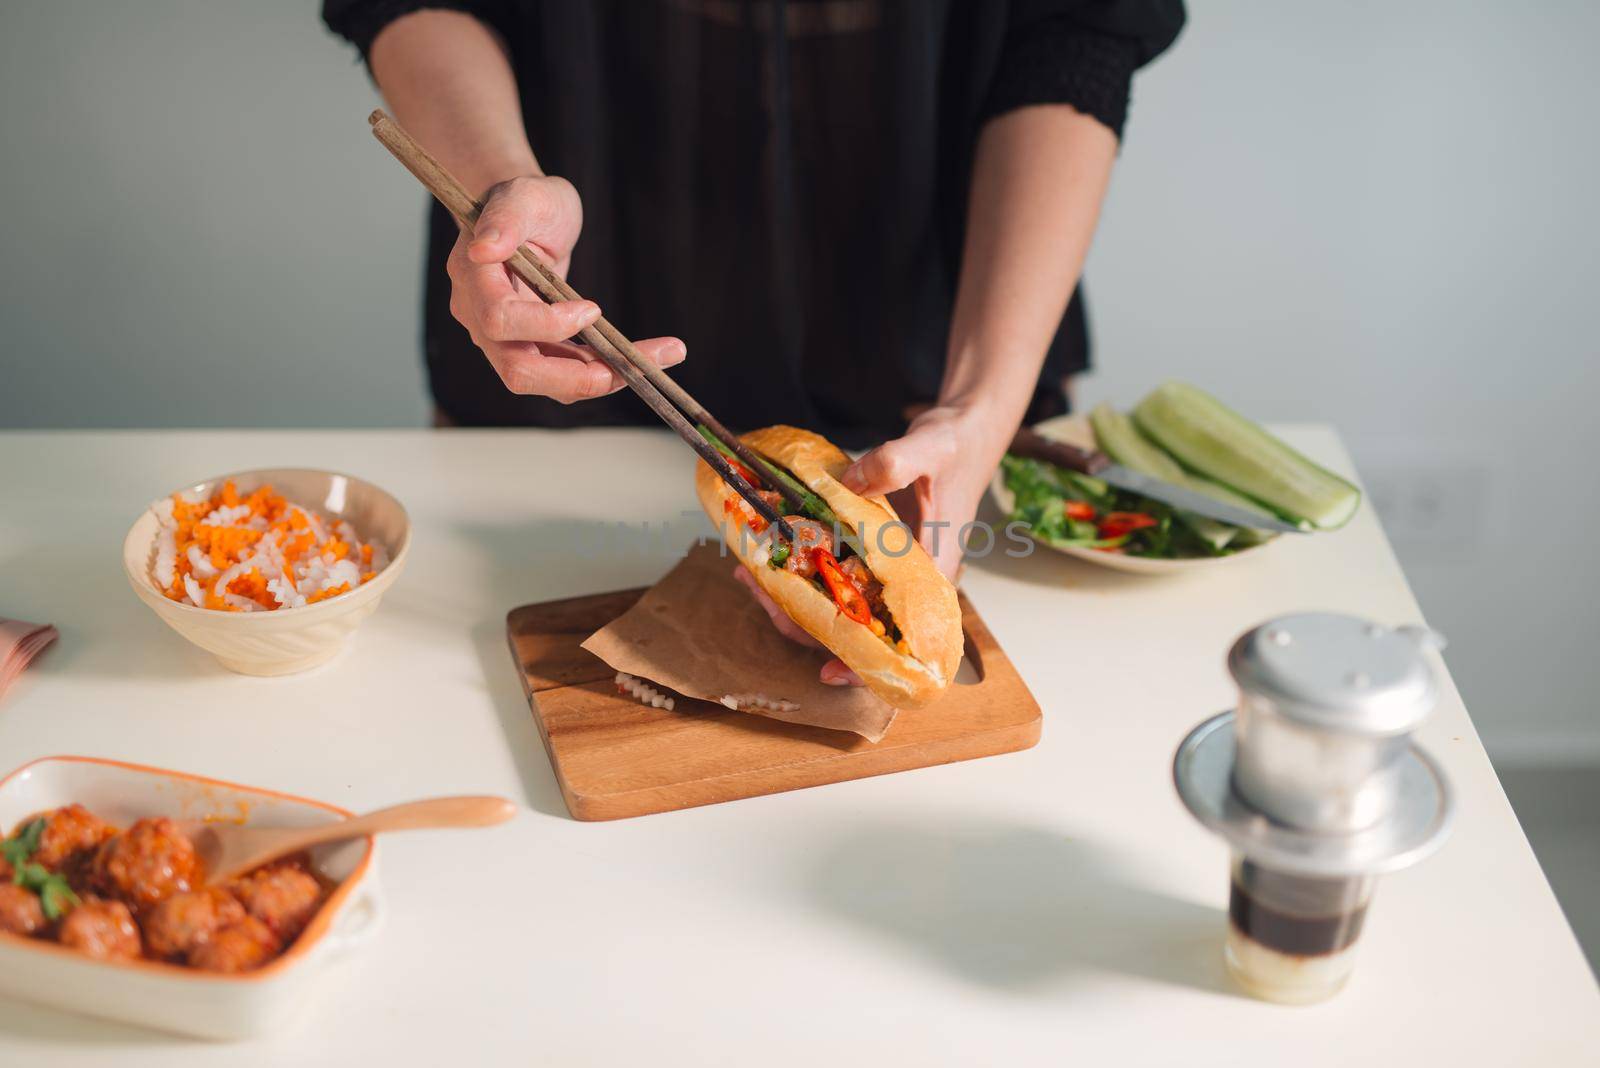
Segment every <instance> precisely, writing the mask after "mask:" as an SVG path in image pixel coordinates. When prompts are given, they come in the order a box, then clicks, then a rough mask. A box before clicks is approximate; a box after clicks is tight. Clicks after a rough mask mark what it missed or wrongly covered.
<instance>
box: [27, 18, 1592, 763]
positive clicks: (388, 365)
mask: <svg viewBox="0 0 1600 1068" xmlns="http://www.w3.org/2000/svg"><path fill="white" fill-rule="evenodd" d="M1192 6H1193V7H1194V8H1195V9H1196V10H1195V11H1194V12H1193V15H1192V24H1191V26H1190V29H1189V30H1188V32H1187V33H1186V34H1185V37H1184V38H1183V40H1182V41H1181V42H1180V44H1179V46H1178V48H1177V49H1176V50H1175V51H1174V52H1173V53H1171V54H1170V55H1169V56H1168V57H1167V58H1165V59H1163V60H1162V61H1161V62H1160V63H1158V64H1157V65H1156V66H1155V67H1154V68H1152V69H1151V70H1150V71H1149V72H1147V73H1146V74H1145V75H1144V76H1143V77H1142V78H1141V79H1140V81H1139V83H1138V86H1137V92H1136V99H1135V103H1134V108H1133V118H1132V122H1131V125H1130V128H1129V138H1128V142H1127V145H1126V148H1125V151H1124V153H1123V158H1122V161H1121V163H1120V165H1119V168H1118V176H1117V180H1116V182H1115V186H1114V191H1113V194H1112V199H1111V202H1110V204H1109V207H1108V210H1107V214H1106V219H1105V223H1104V226H1103V228H1102V231H1101V234H1100V238H1099V243H1098V246H1097V249H1096V251H1095V253H1094V256H1093V259H1092V263H1091V270H1090V279H1091V313H1092V316H1093V321H1094V325H1095V328H1096V333H1097V337H1098V341H1099V362H1100V371H1099V373H1098V374H1097V375H1096V376H1095V377H1094V378H1093V379H1092V380H1090V381H1089V382H1087V383H1086V384H1085V389H1084V393H1085V396H1086V398H1087V399H1090V400H1094V399H1099V398H1101V397H1109V398H1112V399H1114V400H1117V401H1120V402H1124V403H1126V402H1131V401H1132V400H1134V399H1136V398H1137V397H1138V395H1139V394H1140V393H1141V392H1142V391H1143V390H1144V389H1145V388H1147V387H1148V386H1150V385H1151V384H1153V383H1154V382H1155V381H1157V380H1158V379H1159V378H1161V377H1163V376H1167V375H1181V376H1184V377H1187V378H1191V379H1193V380H1195V381H1197V382H1200V383H1203V384H1206V385H1208V386H1210V387H1211V388H1213V389H1214V390H1215V391H1217V392H1218V393H1220V394H1222V395H1223V396H1224V397H1226V398H1228V399H1229V400H1231V401H1232V402H1234V403H1235V404H1236V405H1237V406H1238V407H1240V408H1242V409H1244V410H1245V411H1246V412H1248V413H1250V414H1252V415H1255V416H1257V417H1260V418H1263V419H1276V420H1329V421H1332V422H1335V423H1337V424H1338V425H1339V427H1340V428H1341V430H1343V432H1344V433H1345V435H1346V439H1347V440H1348V441H1349V443H1350V446H1351V449H1352V452H1353V453H1354V455H1355V457H1356V460H1357V462H1358V464H1359V466H1360V468H1361V470H1362V473H1363V475H1364V477H1366V478H1367V479H1368V480H1369V481H1370V482H1371V483H1372V484H1373V486H1374V489H1375V491H1376V494H1375V495H1376V497H1377V500H1378V502H1379V505H1380V508H1381V509H1382V510H1383V512H1384V513H1385V516H1386V518H1387V520H1388V521H1389V523H1390V526H1391V530H1392V533H1393V534H1394V535H1395V540H1396V544H1397V548H1398V550H1399V551H1400V554H1401V557H1402V560H1403V562H1404V564H1405V567H1406V570H1407V572H1408V574H1409V575H1410V576H1411V578H1412V581H1413V583H1414V584H1415V587H1416V590H1417V593H1418V596H1419V597H1420V599H1421V601H1422V603H1423V606H1424V608H1425V609H1426V610H1427V612H1428V614H1429V617H1430V618H1431V620H1432V621H1433V622H1434V623H1435V625H1437V626H1439V627H1440V628H1442V629H1444V630H1445V631H1447V632H1448V633H1449V634H1450V636H1451V637H1452V638H1453V639H1454V645H1453V646H1452V650H1451V652H1450V654H1449V660H1450V663H1451V666H1452V668H1453V670H1454V671H1455V673H1456V676H1457V678H1458V680H1459V682H1460V684H1461V686H1462V688H1463V690H1464V691H1465V693H1466V697H1467V700H1468V703H1469V705H1470V707H1471V708H1472V710H1473V713H1474V716H1475V718H1476V719H1477V722H1478V723H1479V725H1480V727H1481V729H1482V730H1483V732H1484V734H1485V736H1486V739H1487V740H1488V742H1489V744H1490V746H1491V748H1492V749H1493V750H1494V751H1495V752H1496V753H1497V755H1500V756H1502V757H1508V758H1514V759H1524V760H1527V759H1533V760H1538V759H1569V760H1570V759H1595V760H1600V721H1597V720H1596V718H1595V716H1594V715H1593V712H1592V709H1593V707H1594V698H1593V694H1594V693H1595V691H1596V689H1597V688H1600V667H1597V662H1600V658H1597V657H1595V656H1594V655H1592V654H1591V653H1590V652H1589V648H1588V646H1589V644H1590V642H1591V641H1592V639H1593V638H1594V637H1595V632H1596V627H1595V625H1594V618H1595V615H1596V611H1595V608H1594V604H1595V601H1596V594H1597V593H1600V589H1597V587H1600V576H1597V565H1596V563H1595V559H1596V557H1595V552H1594V550H1593V548H1592V545H1591V544H1590V543H1591V541H1592V532H1593V531H1595V530H1597V529H1600V502H1597V501H1596V499H1595V496H1594V494H1593V492H1592V490H1593V489H1594V487H1595V484H1596V482H1597V480H1596V479H1595V477H1594V476H1593V473H1592V472H1593V468H1592V466H1590V464H1592V462H1593V461H1592V460H1590V459H1589V458H1591V457H1594V456H1596V455H1600V430H1597V425H1600V420H1596V419H1594V418H1593V417H1592V415H1591V411H1592V404H1593V399H1592V395H1591V392H1590V391H1587V390H1585V389H1583V388H1582V384H1583V383H1584V381H1585V380H1592V379H1593V377H1594V375H1593V372H1592V370H1591V365H1592V364H1593V362H1594V360H1593V357H1594V356H1595V351H1596V347H1597V343H1596V341H1595V340H1594V332H1593V331H1592V330H1591V329H1590V328H1589V326H1590V318H1591V316H1590V311H1589V305H1590V304H1591V303H1592V302H1593V296H1592V290H1593V287H1594V284H1595V282H1596V276H1597V272H1596V270H1595V267H1596V248H1597V247H1600V228H1597V225H1596V221H1595V218H1596V216H1595V212H1594V211H1593V209H1592V207H1591V205H1590V203H1588V198H1587V197H1586V194H1587V193H1588V192H1589V190H1590V189H1591V188H1592V187H1593V184H1594V171H1595V167H1596V164H1597V163H1600V152H1597V149H1596V145H1595V137H1594V133H1593V131H1594V129H1595V126H1594V116H1595V115H1596V114H1600V107H1597V105H1600V98H1597V97H1600V94H1597V92H1596V80H1595V77H1594V75H1593V74H1592V62H1591V58H1590V53H1591V52H1592V48H1593V42H1594V41H1595V40H1597V39H1600V7H1597V6H1596V5H1592V4H1587V3H1583V2H1579V0H1573V2H1567V3H1559V2H1543V3H1539V4H1511V3H1503V2H1502V3H1465V2H1446V0H1433V2H1424V0H1404V2H1401V0H1395V2H1389V3H1347V4H1285V3H1273V2H1270V0H1234V2H1221V0H1211V2H1206V0H1195V2H1193V3H1192ZM374 101H375V96H374V94H373V92H372V89H371V87H370V86H369V84H368V83H367V80H366V78H365V76H364V74H363V72H362V71H361V69H360V68H359V67H357V66H356V65H355V63H354V61H353V58H352V56H351V53H350V52H349V51H348V50H347V49H345V48H344V47H342V46H341V45H340V44H339V43H337V42H335V41H333V40H332V39H330V38H328V37H327V36H326V35H325V34H324V33H323V31H322V28H321V26H320V24H319V22H318V21H317V18H316V12H315V5H314V4H312V3H310V2H302V3H283V2H271V3H262V2H260V0H256V2H246V0H211V2H206V3H201V2H198V0H195V2H182V0H143V2H141V3H138V4H111V3H93V4H91V3H85V2H68V0H54V2H51V0H20V2H19V0H8V2H7V3H6V5H5V8H4V12H3V13H0V144H3V145H4V149H3V151H4V160H5V162H4V166H3V167H0V205H3V208H0V249H3V251H0V317H3V318H0V321H3V322H4V324H5V330H4V333H3V337H0V353H3V356H0V362H3V371H4V376H3V378H0V426H7V427H19V426H279V425H294V426H351V425H354V426H378V425H415V424H418V423H420V422H421V421H422V420H423V418H424V416H425V412H426V404H425V401H424V398H423V393H422V381H421V375H420V372H419V369H418V358H417V348H416V334H417V329H416V296H417V287H418V279H419V277H420V267H419V256H420V250H421V220H422V211H423V202H422V199H421V197H420V196H419V194H418V192H417V191H416V189H415V187H414V185H413V184H412V182H411V180H410V179H409V178H407V177H406V176H405V175H403V174H402V173H401V172H400V171H399V170H398V169H397V167H396V166H395V164H394V163H393V162H392V161H391V160H390V159H389V158H388V157H387V156H386V155H385V154H384V153H383V152H382V151H381V150H380V149H378V148H377V146H376V145H375V144H374V143H373V142H372V141H371V139H370V137H369V136H368V135H367V132H366V124H365V116H366V112H367V110H368V109H369V108H370V107H371V106H372V104H373V103H374ZM691 341H692V339H691ZM1513 450H1515V451H1513ZM1568 458H1581V459H1580V461H1579V462H1576V463H1575V462H1572V461H1570V460H1569V459H1568Z"/></svg>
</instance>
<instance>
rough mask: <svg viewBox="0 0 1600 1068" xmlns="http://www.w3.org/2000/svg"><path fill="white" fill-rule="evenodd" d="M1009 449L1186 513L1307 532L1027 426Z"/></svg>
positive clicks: (1253, 526)
mask: <svg viewBox="0 0 1600 1068" xmlns="http://www.w3.org/2000/svg"><path fill="white" fill-rule="evenodd" d="M1010 451H1011V452H1013V453H1015V454H1016V455H1018V456H1026V457H1028V458H1029V459H1032V460H1043V461H1045V462H1046V463H1052V464H1055V465H1056V466H1057V467H1065V468H1067V469H1068V470H1070V471H1077V472H1080V473H1081V474H1085V475H1089V476H1090V477H1092V478H1098V479H1100V480H1101V481H1102V482H1107V483H1110V484H1111V485H1113V486H1115V487H1117V488H1118V489H1121V490H1127V491H1128V492H1129V493H1137V494H1140V495H1142V496H1145V497H1149V498H1151V499H1153V500H1157V501H1160V502H1161V503H1162V504H1167V505H1171V506H1172V507H1174V508H1179V509H1182V510H1183V511H1185V512H1193V513H1194V514H1195V515H1203V516H1205V517H1206V518H1207V519H1217V520H1220V521H1222V522H1224V523H1232V524H1233V525H1234V526H1238V527H1250V528H1251V529H1252V530H1274V531H1279V532H1281V533H1284V534H1305V533H1308V531H1307V530H1306V529H1305V528H1304V527H1298V526H1295V525H1294V524H1293V523H1289V522H1286V521H1284V520H1282V519H1278V518H1276V517H1274V516H1270V515H1267V514H1266V513H1264V512H1255V511H1251V510H1250V509H1248V508H1241V507H1239V506H1238V505H1235V504H1229V503H1227V502H1226V501H1219V500H1217V499H1216V498H1215V497H1208V496H1206V495H1205V494H1204V493H1200V492H1198V491H1196V490H1192V489H1189V488H1188V487H1186V486H1175V485H1173V484H1172V483H1171V482H1164V481H1162V480H1161V479H1159V478H1155V477H1153V476H1151V475H1146V474H1141V473H1140V472H1138V471H1131V470H1129V469H1128V468H1126V467H1123V466H1122V465H1121V464H1117V463H1113V462H1112V461H1111V457H1109V456H1107V455H1106V454H1105V453H1103V452H1096V451H1094V450H1093V449H1080V448H1078V447H1077V446H1076V445H1069V444H1067V443H1066V442H1064V441H1055V440H1053V439H1051V438H1047V437H1045V436H1044V435H1043V434H1041V433H1039V432H1038V431H1037V430H1030V429H1028V428H1027V427H1023V428H1021V429H1020V430H1018V431H1017V436H1016V437H1014V438H1012V439H1011V450H1010Z"/></svg>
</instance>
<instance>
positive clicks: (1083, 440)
mask: <svg viewBox="0 0 1600 1068" xmlns="http://www.w3.org/2000/svg"><path fill="white" fill-rule="evenodd" d="M1033 429H1035V430H1037V431H1038V432H1039V433H1040V434H1043V435H1044V436H1045V437H1047V438H1051V439H1053V440H1056V441H1065V442H1067V443H1068V444H1070V445H1077V446H1078V447H1080V448H1084V449H1093V448H1095V447H1096V446H1095V440H1094V428H1093V427H1091V426H1090V425H1089V419H1088V417H1087V416H1082V415H1058V416H1056V417H1054V418H1053V419H1046V420H1044V421H1043V422H1041V423H1038V424H1037V425H1035V426H1034V428H1033ZM989 494H990V496H992V497H993V498H994V502H995V504H996V505H998V506H999V508H1000V511H1002V512H1004V513H1005V514H1006V515H1008V516H1009V515H1010V514H1011V509H1012V507H1013V506H1014V505H1015V504H1016V502H1017V498H1016V495H1015V494H1013V493H1012V492H1011V491H1010V490H1009V489H1007V488H1006V477H1005V472H1004V471H1000V470H997V471H995V473H994V481H992V482H991V483H990V484H989ZM1034 540H1035V541H1038V543H1039V544H1040V545H1043V546H1044V547H1045V548H1047V549H1054V550H1055V551H1056V552H1058V553H1066V554H1067V555H1068V556H1075V557H1077V558H1078V559H1079V560H1083V561H1086V562H1088V563H1091V564H1096V565H1098V566H1100V567H1109V568H1111V569H1112V570H1113V571H1126V572H1129V573H1131V574H1136V575H1181V574H1186V573H1190V572H1194V571H1199V570H1204V569H1208V568H1215V567H1222V566H1225V565H1227V564H1231V563H1234V562H1236V561H1239V560H1251V559H1254V558H1256V557H1257V556H1259V555H1260V554H1261V550H1263V549H1265V548H1267V547H1268V546H1269V545H1271V544H1272V543H1273V541H1276V540H1277V539H1272V540H1271V541H1265V542H1262V543H1261V544H1260V545H1253V546H1251V547H1250V548H1248V549H1240V550H1239V551H1238V552H1235V553H1229V554H1228V555H1227V556H1195V557H1190V558H1187V559H1182V560H1160V559H1154V558H1150V557H1144V556H1125V555H1123V554H1121V553H1107V552H1101V551H1100V550H1099V549H1085V548H1084V547H1083V546H1081V545H1052V544H1050V543H1049V542H1047V541H1044V540H1042V539H1038V538H1036V539H1034Z"/></svg>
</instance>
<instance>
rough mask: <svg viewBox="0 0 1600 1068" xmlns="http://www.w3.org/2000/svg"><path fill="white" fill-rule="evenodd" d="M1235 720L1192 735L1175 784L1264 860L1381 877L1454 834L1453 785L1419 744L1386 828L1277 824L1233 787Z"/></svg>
mask: <svg viewBox="0 0 1600 1068" xmlns="http://www.w3.org/2000/svg"><path fill="white" fill-rule="evenodd" d="M1233 720H1234V714H1233V713H1232V712H1224V713H1222V714H1221V715H1217V716H1213V717H1211V718H1210V719H1208V720H1206V721H1205V722H1203V723H1201V724H1200V725H1199V726H1197V727H1196V728H1195V729H1194V730H1193V731H1191V732H1189V736H1188V737H1187V738H1185V739H1184V740H1183V744H1182V745H1180V746H1179V747H1178V753H1177V756H1176V758H1175V759H1174V760H1173V767H1172V772H1173V780H1174V782H1175V784H1176V785H1177V788H1178V796H1179V797H1180V798H1181V799H1182V800H1183V803H1184V805H1185V806H1186V807H1187V808H1188V809H1189V811H1190V812H1191V813H1193V814H1194V816H1195V818H1196V819H1198V820H1199V821H1200V822H1201V823H1202V824H1203V825H1204V826H1206V827H1207V828H1209V829H1210V830H1211V831H1213V832H1214V833H1216V834H1217V835H1219V836H1221V837H1222V839H1223V840H1224V841H1226V842H1227V843H1228V844H1229V845H1230V846H1232V847H1233V848H1234V849H1235V850H1237V851H1238V852H1240V853H1243V854H1244V855H1245V856H1248V857H1250V858H1251V859H1252V860H1254V861H1256V862H1257V863H1259V864H1264V865H1266V866H1268V867H1271V868H1276V869H1278V870H1280V871H1287V872H1295V873H1298V874H1301V875H1312V876H1321V877H1337V876H1349V875H1377V874H1381V873H1384V872H1391V871H1395V870H1397V869H1399V868H1404V867H1408V866H1409V865H1412V864H1415V863H1416V862H1417V861H1419V860H1421V859H1423V858H1424V857H1426V856H1427V855H1428V854H1430V853H1432V852H1433V851H1434V850H1435V849H1437V848H1439V846H1440V844H1442V843H1443V842H1444V840H1445V838H1446V836H1447V835H1448V834H1449V833H1450V825H1451V823H1452V822H1453V819H1454V815H1455V803H1454V800H1453V798H1452V796H1451V792H1450V784H1449V781H1448V780H1447V779H1446V778H1445V776H1444V772H1443V771H1442V770H1440V768H1439V766H1438V765H1437V764H1436V763H1434V761H1433V759H1432V758H1430V757H1429V756H1428V755H1427V754H1426V753H1425V752H1423V751H1422V750H1420V749H1418V748H1416V747H1415V746H1408V747H1407V749H1406V752H1405V755H1404V757H1403V758H1402V763H1401V767H1400V776H1399V786H1398V795H1399V797H1398V801H1399V803H1398V805H1397V806H1396V809H1395V811H1394V813H1393V814H1392V815H1391V817H1390V818H1389V819H1386V820H1384V821H1383V822H1381V823H1379V824H1378V825H1376V826H1374V827H1370V828H1367V829H1364V830H1360V831H1355V832H1351V833H1346V834H1328V833H1322V832H1317V831H1306V830H1300V829H1297V828H1294V827H1289V826H1286V825H1284V824H1282V823H1278V822H1276V821H1274V820H1272V819H1270V818H1269V817H1267V816H1266V815H1265V814H1264V813H1262V812H1261V811H1259V810H1258V809H1256V808H1254V807H1253V806H1251V805H1250V804H1249V803H1248V802H1246V801H1245V800H1244V799H1243V798H1241V797H1240V796H1239V795H1238V794H1237V793H1235V792H1234V790H1233V763H1234V755H1235V752H1236V750H1235V739H1234V733H1233Z"/></svg>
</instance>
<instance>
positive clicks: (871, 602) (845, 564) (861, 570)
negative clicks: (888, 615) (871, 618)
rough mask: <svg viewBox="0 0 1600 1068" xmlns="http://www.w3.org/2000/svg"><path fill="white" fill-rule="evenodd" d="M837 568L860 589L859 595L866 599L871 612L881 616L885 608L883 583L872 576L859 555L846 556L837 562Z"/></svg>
mask: <svg viewBox="0 0 1600 1068" xmlns="http://www.w3.org/2000/svg"><path fill="white" fill-rule="evenodd" d="M839 570H840V571H843V572H844V573H845V575H846V576H847V577H848V578H849V579H850V581H851V582H854V583H855V584H856V589H858V590H860V591H861V596H863V597H865V598H866V599H867V605H868V606H869V607H870V608H871V609H872V614H873V615H875V616H882V615H884V614H885V612H886V611H887V609H886V608H885V607H884V603H883V583H881V582H879V581H878V580H877V579H876V578H874V577H873V574H872V571H871V570H870V569H869V568H868V567H867V565H866V563H865V562H864V561H863V560H862V559H861V557H859V556H850V557H846V558H845V559H844V560H842V561H840V563H839Z"/></svg>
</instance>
